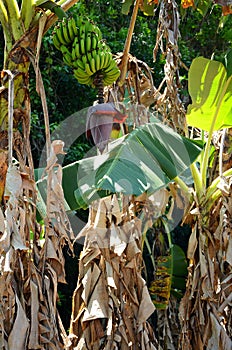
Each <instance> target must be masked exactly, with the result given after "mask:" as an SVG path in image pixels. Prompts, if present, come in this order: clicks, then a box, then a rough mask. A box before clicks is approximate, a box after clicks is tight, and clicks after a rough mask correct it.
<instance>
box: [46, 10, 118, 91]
mask: <svg viewBox="0 0 232 350" xmlns="http://www.w3.org/2000/svg"><path fill="white" fill-rule="evenodd" d="M53 43H54V46H55V47H56V48H57V49H58V50H60V51H61V52H62V55H63V61H64V62H65V64H67V65H69V66H70V67H72V68H73V74H74V76H75V78H76V79H77V80H78V81H79V82H80V83H81V84H87V85H92V86H94V83H96V81H98V80H99V79H96V80H95V77H96V76H100V77H102V78H101V79H102V82H103V84H104V85H105V86H106V85H111V84H112V83H114V82H115V81H116V80H117V79H118V77H119V75H120V70H119V69H118V67H117V64H116V61H115V60H114V59H113V56H112V53H111V50H110V48H109V46H108V45H107V44H106V42H105V41H104V40H103V39H102V33H101V31H100V29H99V28H98V27H97V26H96V25H95V24H94V23H93V22H92V21H91V20H90V19H89V18H85V17H80V16H79V17H69V18H64V19H63V20H62V21H60V22H59V23H58V25H57V26H56V27H55V30H54V32H53ZM96 84H97V83H96Z"/></svg>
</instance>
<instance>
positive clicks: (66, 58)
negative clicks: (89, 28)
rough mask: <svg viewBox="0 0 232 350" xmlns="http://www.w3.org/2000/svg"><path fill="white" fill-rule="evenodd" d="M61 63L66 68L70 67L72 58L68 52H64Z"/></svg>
mask: <svg viewBox="0 0 232 350" xmlns="http://www.w3.org/2000/svg"><path fill="white" fill-rule="evenodd" d="M63 61H64V63H66V64H67V65H68V66H70V67H72V66H73V64H72V58H71V56H70V54H69V53H68V52H66V53H65V54H63Z"/></svg>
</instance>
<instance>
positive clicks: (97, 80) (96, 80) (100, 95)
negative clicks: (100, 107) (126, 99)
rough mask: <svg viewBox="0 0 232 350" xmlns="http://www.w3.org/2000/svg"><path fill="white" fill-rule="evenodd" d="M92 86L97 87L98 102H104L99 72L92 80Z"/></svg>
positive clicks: (101, 77) (101, 79)
mask: <svg viewBox="0 0 232 350" xmlns="http://www.w3.org/2000/svg"><path fill="white" fill-rule="evenodd" d="M93 84H94V86H96V88H97V89H98V103H104V102H105V101H104V84H103V74H102V73H101V72H99V73H98V74H96V76H95V78H94V81H93Z"/></svg>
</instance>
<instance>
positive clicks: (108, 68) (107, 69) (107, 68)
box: [104, 58, 117, 73]
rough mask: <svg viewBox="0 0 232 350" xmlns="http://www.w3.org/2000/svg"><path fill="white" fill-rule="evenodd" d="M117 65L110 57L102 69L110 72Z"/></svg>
mask: <svg viewBox="0 0 232 350" xmlns="http://www.w3.org/2000/svg"><path fill="white" fill-rule="evenodd" d="M115 67H117V63H116V62H115V60H114V59H113V58H112V60H111V61H110V62H109V64H108V67H106V68H105V69H104V73H108V72H110V71H111V70H112V69H113V68H115Z"/></svg>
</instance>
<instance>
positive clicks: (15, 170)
mask: <svg viewBox="0 0 232 350" xmlns="http://www.w3.org/2000/svg"><path fill="white" fill-rule="evenodd" d="M75 2H76V1H60V2H59V3H58V2H57V3H55V2H52V4H53V7H54V9H55V10H54V11H53V12H55V11H56V10H57V9H59V10H61V7H59V6H58V5H61V4H63V10H62V11H64V10H67V9H68V8H69V7H70V6H72V5H73V4H74V3H75ZM44 3H45V2H44V1H43V2H41V1H38V2H37V1H35V0H22V1H16V0H5V1H0V22H1V26H2V29H3V34H4V40H5V48H4V62H3V67H2V71H1V87H0V138H1V146H0V147H1V148H0V163H1V166H0V178H1V182H0V195H1V196H0V202H1V206H0V226H1V228H0V231H1V232H2V234H1V240H0V254H1V266H0V270H1V273H0V284H1V286H2V288H1V290H0V304H1V315H0V324H1V326H0V328H1V331H0V344H1V348H4V349H38V348H44V349H45V348H46V349H49V348H50V349H51V348H56V349H63V348H64V341H65V337H66V334H65V331H64V329H63V328H62V326H61V324H62V323H61V321H60V319H59V315H58V312H57V307H56V298H57V284H58V281H62V280H63V282H64V273H65V271H64V261H63V255H62V247H61V246H60V245H59V243H58V244H57V241H56V239H55V235H54V232H52V231H49V225H48V222H49V220H50V219H49V218H48V217H47V225H45V226H46V230H45V231H46V235H45V236H46V237H45V239H44V242H43V244H40V243H41V242H42V241H41V242H39V240H37V239H38V238H39V237H41V236H42V231H43V227H41V226H40V225H38V223H37V222H36V211H35V206H36V188H35V181H34V166H33V160H32V155H31V148H30V139H29V136H30V93H29V67H30V64H31V63H32V64H33V65H34V68H35V70H36V73H37V78H38V77H39V76H40V74H39V65H38V61H39V52H40V45H41V41H42V37H43V34H44V33H45V32H46V30H47V29H48V28H49V27H50V26H51V25H52V24H53V23H54V22H55V21H56V20H57V17H56V16H55V15H54V13H53V12H51V10H50V9H47V8H46V6H45V4H44ZM49 3H51V2H49ZM57 14H58V12H57ZM37 82H39V84H37V86H38V91H39V92H40V93H41V92H43V91H42V89H41V87H42V82H41V80H39V79H38V80H37ZM45 100H46V99H45V98H44V99H43V102H44V103H45ZM13 156H14V157H13ZM51 169H52V168H51ZM50 176H52V174H51V173H50ZM51 192H52V191H50V193H51ZM52 193H53V195H54V192H52ZM61 202H62V198H60V200H59V203H61ZM61 210H62V209H61ZM47 214H48V213H47ZM50 228H51V227H50ZM57 228H58V227H57ZM58 231H59V228H58ZM58 231H57V233H58ZM63 238H64V241H65V242H66V243H67V242H68V240H69V239H67V236H65V237H64V236H63ZM48 245H50V248H52V250H53V253H54V254H55V255H53V257H52V256H51V254H50V253H51V250H50V249H47V248H48ZM49 251H50V253H49ZM58 255H59V258H58ZM54 258H55V260H54ZM55 261H56V262H57V263H58V265H56V263H55V264H54V262H55ZM52 265H53V267H52ZM55 265H56V266H55ZM58 266H59V267H58ZM57 267H58V270H59V271H58V270H57ZM51 315H52V318H51Z"/></svg>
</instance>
